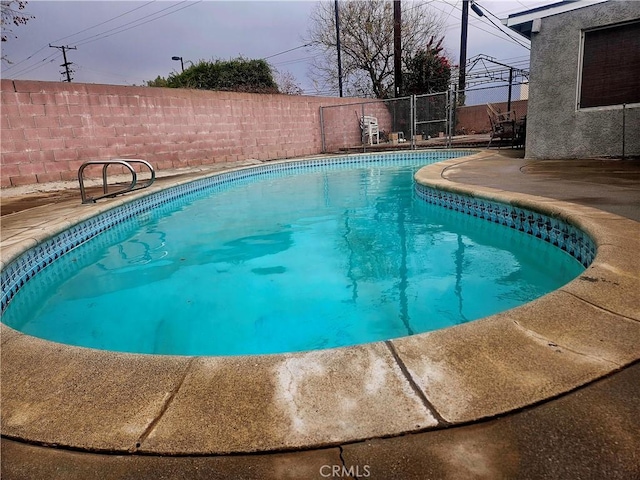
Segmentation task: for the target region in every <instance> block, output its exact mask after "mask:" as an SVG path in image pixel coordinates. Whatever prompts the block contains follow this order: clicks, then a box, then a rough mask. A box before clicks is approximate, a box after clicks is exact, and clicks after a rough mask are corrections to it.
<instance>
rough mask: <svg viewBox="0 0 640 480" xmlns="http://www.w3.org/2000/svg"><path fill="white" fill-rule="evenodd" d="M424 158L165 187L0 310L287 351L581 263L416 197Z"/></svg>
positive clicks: (251, 350)
mask: <svg viewBox="0 0 640 480" xmlns="http://www.w3.org/2000/svg"><path fill="white" fill-rule="evenodd" d="M424 163H425V162H424V160H420V159H418V160H415V159H414V160H407V161H406V162H405V164H403V165H395V166H344V167H341V168H340V169H335V168H333V169H330V170H326V171H317V169H316V170H314V171H308V172H304V173H297V174H295V175H293V174H288V173H282V174H279V175H268V176H265V177H262V178H260V177H256V178H252V179H248V180H245V181H243V182H241V183H240V184H236V185H230V186H228V187H226V188H223V189H222V190H221V191H218V192H216V193H209V194H206V195H205V194H204V193H203V194H201V195H200V196H199V197H200V198H196V199H195V200H192V201H191V202H190V203H188V204H184V201H180V200H176V201H173V202H171V203H170V204H167V205H164V206H162V207H161V208H158V209H155V210H153V211H151V212H148V213H144V214H139V215H137V216H136V217H135V218H132V219H131V220H129V221H126V222H124V223H121V224H119V225H117V226H115V227H113V228H111V229H109V230H108V231H106V232H104V233H102V234H100V235H98V236H97V237H95V238H94V239H92V240H90V241H88V242H86V243H84V244H82V245H80V246H79V247H77V248H75V249H73V250H72V251H71V252H69V253H68V254H66V255H64V256H63V257H62V258H61V259H59V260H57V261H55V262H53V263H52V264H51V265H49V266H47V267H46V268H44V270H42V272H40V273H39V274H38V275H36V276H35V277H34V278H33V279H32V280H30V281H29V282H28V283H26V284H25V286H24V287H22V288H21V289H20V290H19V291H18V293H17V294H16V295H15V297H14V298H13V299H12V300H11V303H10V304H9V306H8V308H7V309H6V311H5V313H4V315H3V319H2V320H3V322H4V323H6V324H8V325H9V326H11V327H13V328H15V329H17V330H20V331H22V332H25V333H28V334H31V335H34V336H37V337H41V338H46V339H49V340H53V341H58V342H62V343H67V344H72V345H81V346H86V347H93V348H100V349H107V350H115V351H124V352H137V353H156V354H177V355H234V354H239V355H244V354H262V353H280V352H292V351H301V350H310V349H322V348H331V347H339V346H346V345H353V344H359V343H365V342H372V341H378V340H385V339H390V338H396V337H401V336H406V335H412V334H415V333H420V332H426V331H430V330H435V329H440V328H445V327H449V326H452V325H456V324H459V323H463V322H467V321H470V320H474V319H478V318H481V317H484V316H487V315H490V314H493V313H496V312H499V311H502V310H506V309H509V308H512V307H514V306H517V305H520V304H522V303H525V302H528V301H530V300H533V299H535V298H537V297H539V296H541V295H543V294H545V293H547V292H549V291H551V290H554V289H557V288H558V287H560V286H562V285H563V284H565V283H567V282H568V281H570V280H571V279H573V278H574V277H576V276H577V275H579V274H580V273H581V272H582V271H583V270H584V267H583V266H582V265H581V264H580V263H579V262H577V261H576V260H575V259H573V258H572V257H570V256H569V255H567V254H566V253H565V252H563V251H561V250H560V249H558V248H555V247H553V246H552V245H550V244H549V243H545V242H543V241H541V240H539V239H537V238H535V237H532V236H530V235H526V234H524V233H521V232H518V231H516V230H513V229H509V228H505V227H503V226H500V225H496V224H493V223H490V222H487V221H485V220H481V219H478V218H474V217H470V216H466V215H463V214H460V213H456V212H452V211H449V210H445V209H443V208H441V207H437V206H432V205H429V204H427V203H425V202H424V201H423V200H421V199H419V198H417V197H416V195H415V192H414V186H413V175H414V173H415V172H416V171H417V170H418V168H419V167H420V166H421V165H423V164H424Z"/></svg>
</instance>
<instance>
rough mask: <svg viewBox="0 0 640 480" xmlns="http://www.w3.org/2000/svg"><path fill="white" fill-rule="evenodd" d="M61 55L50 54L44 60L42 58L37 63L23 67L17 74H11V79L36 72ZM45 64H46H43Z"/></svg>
mask: <svg viewBox="0 0 640 480" xmlns="http://www.w3.org/2000/svg"><path fill="white" fill-rule="evenodd" d="M61 56H62V55H61V54H59V53H57V52H56V53H52V54H51V55H48V56H46V57H45V58H43V59H42V60H40V61H39V62H37V63H34V64H32V65H27V66H25V67H23V68H22V69H21V70H19V71H17V72H13V73H12V77H13V78H15V79H17V78H18V77H20V76H22V75H25V74H27V73H31V72H33V71H34V70H37V69H38V68H40V67H44V66H45V65H47V64H48V63H52V62H54V61H55V60H56V58H59V57H61ZM44 62H47V63H44Z"/></svg>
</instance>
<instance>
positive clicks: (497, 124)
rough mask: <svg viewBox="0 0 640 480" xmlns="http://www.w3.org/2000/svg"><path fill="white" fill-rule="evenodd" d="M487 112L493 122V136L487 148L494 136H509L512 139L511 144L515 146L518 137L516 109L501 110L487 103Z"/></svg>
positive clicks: (500, 137)
mask: <svg viewBox="0 0 640 480" xmlns="http://www.w3.org/2000/svg"><path fill="white" fill-rule="evenodd" d="M487 114H488V115H489V123H490V124H491V138H490V139H489V145H487V148H489V147H491V143H492V142H493V139H494V138H499V139H500V140H502V139H503V138H508V139H510V140H511V146H513V144H514V142H515V138H516V112H515V111H514V110H509V111H508V112H501V111H500V109H498V108H496V107H495V106H493V105H492V104H490V103H487ZM498 147H499V144H498Z"/></svg>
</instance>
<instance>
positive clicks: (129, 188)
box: [78, 158, 156, 203]
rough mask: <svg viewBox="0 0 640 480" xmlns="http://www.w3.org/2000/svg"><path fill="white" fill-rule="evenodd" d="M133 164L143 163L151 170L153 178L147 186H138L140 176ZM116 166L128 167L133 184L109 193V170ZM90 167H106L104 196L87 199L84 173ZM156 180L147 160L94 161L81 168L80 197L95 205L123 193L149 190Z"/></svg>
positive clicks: (84, 164) (103, 181)
mask: <svg viewBox="0 0 640 480" xmlns="http://www.w3.org/2000/svg"><path fill="white" fill-rule="evenodd" d="M131 163H141V164H143V165H145V166H146V167H147V168H148V169H149V171H150V172H151V178H150V179H149V180H147V182H146V183H145V184H143V185H138V186H136V183H137V181H138V175H137V174H136V171H135V170H134V169H133V167H132V166H131V165H130V164H131ZM114 164H115V165H122V166H123V167H126V168H128V169H129V171H130V172H131V177H132V178H131V184H130V185H128V186H127V187H125V188H122V189H120V190H116V191H115V192H111V193H109V185H108V184H107V168H108V167H109V165H114ZM89 165H104V166H103V167H102V191H103V192H104V195H100V196H98V197H90V198H87V192H86V190H85V188H84V176H83V172H84V169H85V168H87V167H88V166H89ZM155 179H156V171H155V170H154V169H153V166H151V164H150V163H149V162H147V161H146V160H141V159H138V158H127V159H126V160H125V159H121V158H114V159H112V160H92V161H89V162H84V163H83V164H82V165H81V166H80V169H79V170H78V182H79V183H80V195H81V196H82V203H95V202H96V200H100V199H101V198H107V197H115V196H116V195H120V194H121V193H127V192H133V191H134V190H140V189H142V188H147V187H148V186H150V185H151V184H152V183H153V181H154V180H155Z"/></svg>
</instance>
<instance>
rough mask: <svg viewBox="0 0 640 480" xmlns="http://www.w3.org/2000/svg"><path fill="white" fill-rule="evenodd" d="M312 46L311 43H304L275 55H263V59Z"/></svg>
mask: <svg viewBox="0 0 640 480" xmlns="http://www.w3.org/2000/svg"><path fill="white" fill-rule="evenodd" d="M310 46H312V44H311V43H306V44H304V45H299V46H297V47H294V48H290V49H289V50H285V51H284V52H279V53H274V54H273V55H269V56H268V57H263V58H262V60H268V59H269V58H273V57H277V56H278V55H283V54H285V53H289V52H293V51H294V50H299V49H301V48H305V47H310Z"/></svg>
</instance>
